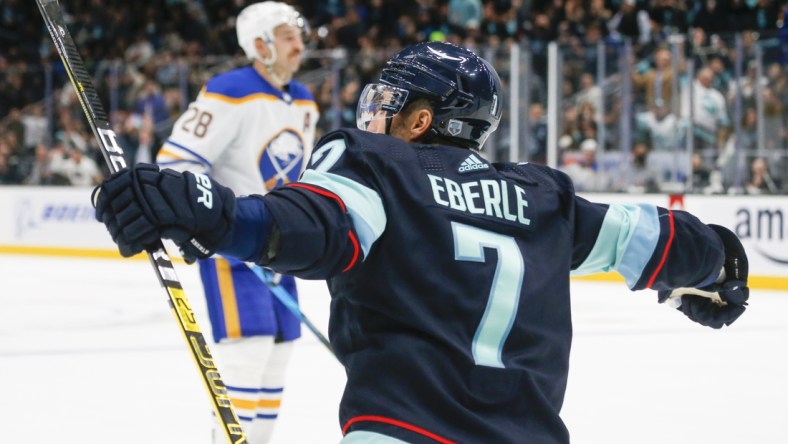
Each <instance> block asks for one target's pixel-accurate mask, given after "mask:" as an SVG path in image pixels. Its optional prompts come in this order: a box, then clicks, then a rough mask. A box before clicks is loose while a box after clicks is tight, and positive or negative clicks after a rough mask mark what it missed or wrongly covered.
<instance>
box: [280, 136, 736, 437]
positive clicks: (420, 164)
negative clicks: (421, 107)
mask: <svg viewBox="0 0 788 444" xmlns="http://www.w3.org/2000/svg"><path fill="white" fill-rule="evenodd" d="M266 205H267V207H268V209H269V211H270V212H271V214H272V216H273V218H274V220H275V221H276V224H277V226H278V236H279V237H280V238H281V239H279V240H275V241H274V242H281V244H283V245H285V246H286V247H285V248H282V249H281V251H279V252H277V253H276V255H275V256H274V257H273V259H270V263H268V265H269V266H271V267H272V268H274V269H275V270H277V271H280V272H283V273H287V274H293V275H296V276H300V277H304V278H328V285H329V290H330V292H331V296H332V301H331V319H330V325H329V334H330V339H331V344H332V347H333V349H334V351H335V352H336V354H337V356H338V357H339V359H340V361H341V362H342V364H343V365H344V366H345V367H346V370H347V377H348V381H347V387H346V389H345V393H344V396H343V399H342V402H341V406H340V412H339V415H340V421H341V424H342V427H343V431H344V432H345V433H347V432H349V431H352V430H367V431H373V432H378V433H382V434H385V435H388V436H392V437H396V438H399V439H401V440H404V441H406V442H411V443H435V442H442V443H449V442H461V443H563V442H568V441H569V435H568V432H567V430H566V428H565V426H564V424H563V422H562V421H561V419H560V417H559V411H560V409H561V405H562V402H563V398H564V392H565V389H566V382H567V373H568V361H569V350H570V343H571V339H572V325H571V316H570V298H569V277H570V273H571V272H575V273H595V272H600V271H608V270H616V271H618V272H619V273H621V274H622V275H623V276H624V277H625V278H626V281H627V284H628V286H629V287H630V288H632V289H642V288H647V287H648V288H658V289H662V288H675V287H683V286H691V287H697V286H702V285H704V284H708V283H710V282H711V281H713V280H714V279H715V278H716V277H717V275H718V273H719V271H720V269H721V267H722V261H723V257H724V254H723V247H722V243H721V242H720V240H719V239H718V237H717V236H716V234H714V232H713V231H712V230H711V229H709V228H708V227H707V226H706V225H704V224H703V223H701V222H700V221H698V220H697V219H696V218H695V217H693V216H692V215H690V214H688V213H685V212H680V211H668V210H666V209H663V208H658V207H654V206H649V205H635V206H626V205H603V204H596V203H591V202H589V201H587V200H584V199H582V198H580V197H578V196H575V194H574V191H573V187H572V184H571V181H570V180H569V179H568V177H567V176H565V175H564V174H563V173H560V172H558V171H556V170H553V169H550V168H547V167H544V166H539V165H532V164H511V163H505V164H493V163H489V162H487V161H486V160H484V159H483V158H482V157H481V156H480V155H479V154H477V153H475V152H473V151H469V150H466V149H462V148H456V147H444V146H428V145H419V144H408V143H405V142H402V141H399V140H397V139H394V138H392V137H388V136H383V135H377V134H370V133H365V132H361V131H357V130H341V131H337V132H334V133H331V134H329V135H327V136H326V137H325V138H324V139H323V140H322V141H321V142H320V143H319V145H318V146H317V147H316V148H315V150H314V152H313V154H312V158H311V161H310V164H309V166H308V169H307V170H306V171H305V172H304V174H303V176H302V178H301V180H300V181H299V183H296V184H291V186H287V187H283V188H279V189H276V190H274V191H272V192H270V193H269V194H268V195H267V196H266Z"/></svg>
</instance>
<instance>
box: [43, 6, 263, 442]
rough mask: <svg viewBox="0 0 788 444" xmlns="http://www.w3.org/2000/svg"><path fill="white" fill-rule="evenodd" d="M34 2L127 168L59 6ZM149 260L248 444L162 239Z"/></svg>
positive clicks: (223, 415)
mask: <svg viewBox="0 0 788 444" xmlns="http://www.w3.org/2000/svg"><path fill="white" fill-rule="evenodd" d="M36 4H37V5H38V9H39V11H40V12H41V16H42V17H43V19H44V22H45V23H46V26H47V29H48V30H49V34H50V36H51V37H52V41H53V43H54V45H55V48H56V49H57V52H58V55H59V56H60V59H61V60H62V61H63V65H64V67H65V69H66V73H67V74H68V77H69V80H70V81H71V84H72V85H73V86H74V89H75V90H76V92H77V97H78V98H79V102H80V105H82V111H83V112H84V114H85V117H86V118H87V121H88V124H89V125H90V128H91V130H92V131H93V135H94V136H95V138H96V141H97V142H98V144H99V147H100V148H101V153H102V155H103V156H104V160H105V161H106V162H107V165H108V166H109V169H110V171H111V172H113V173H114V172H116V171H120V170H122V169H124V168H126V162H125V160H124V158H123V149H122V148H121V147H120V145H118V141H117V137H116V135H115V132H114V131H113V130H112V125H111V124H110V122H109V119H108V118H107V115H106V113H105V112H104V108H103V107H102V105H101V101H100V100H99V98H98V94H97V93H96V88H95V86H93V80H92V79H91V77H90V75H89V74H88V72H87V70H86V69H85V64H84V62H83V61H82V58H81V57H80V55H79V52H78V51H77V47H76V45H75V44H74V40H73V39H72V38H71V35H70V33H69V32H68V29H67V28H66V23H65V20H64V19H63V13H62V11H61V10H60V6H59V5H58V3H57V1H56V0H36ZM148 258H149V259H150V261H151V264H152V265H153V268H154V270H155V271H156V275H157V276H158V278H159V283H161V285H162V286H163V287H164V288H165V289H166V291H167V296H168V298H169V299H168V301H169V304H170V308H171V309H172V312H173V314H174V315H175V318H176V319H177V320H178V326H179V327H180V330H181V333H183V336H184V339H185V340H186V343H187V345H188V346H189V351H190V352H191V355H192V358H193V359H194V362H195V364H196V365H197V368H198V369H199V371H200V375H201V376H202V380H203V383H204V384H205V387H206V389H207V390H208V394H209V395H210V399H211V403H212V406H213V409H214V412H215V413H216V417H217V419H218V421H219V422H220V423H221V424H222V428H223V429H224V432H225V435H226V436H227V439H228V441H229V442H230V443H234V444H241V443H246V442H247V441H246V435H245V434H244V432H243V429H242V428H241V425H240V424H239V422H238V416H237V415H236V414H235V411H234V410H233V406H232V403H231V402H230V398H229V396H228V395H227V388H226V387H225V385H224V383H223V382H222V379H221V376H220V374H219V371H218V370H217V369H216V365H215V363H214V360H213V357H212V356H211V353H210V351H209V350H208V345H207V343H206V341H205V337H204V336H203V334H202V331H201V330H200V326H199V325H198V324H197V320H196V319H195V317H194V312H193V311H192V309H191V306H190V304H189V301H188V299H187V298H186V295H185V294H184V292H183V287H182V286H181V283H180V281H179V280H178V277H177V276H176V274H175V268H174V267H173V265H172V261H171V260H170V257H169V256H168V255H167V252H166V251H165V249H164V244H162V243H161V241H160V242H159V243H158V245H156V248H155V251H153V252H149V253H148Z"/></svg>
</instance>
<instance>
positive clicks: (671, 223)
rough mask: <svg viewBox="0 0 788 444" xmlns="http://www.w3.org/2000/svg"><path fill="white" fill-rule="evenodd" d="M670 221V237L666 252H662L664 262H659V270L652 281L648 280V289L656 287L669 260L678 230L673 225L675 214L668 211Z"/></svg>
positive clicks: (653, 275)
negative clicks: (655, 284)
mask: <svg viewBox="0 0 788 444" xmlns="http://www.w3.org/2000/svg"><path fill="white" fill-rule="evenodd" d="M668 219H669V220H670V235H669V236H668V242H667V243H666V244H665V250H664V251H663V252H662V260H660V261H659V265H658V266H657V269H656V270H654V274H652V275H651V279H649V280H648V285H646V287H647V288H651V286H652V285H654V281H655V280H657V275H658V274H659V272H660V271H662V267H663V266H664V265H665V261H666V260H667V259H668V252H670V246H671V245H673V238H674V237H675V235H676V229H675V226H674V224H673V212H672V211H670V210H668Z"/></svg>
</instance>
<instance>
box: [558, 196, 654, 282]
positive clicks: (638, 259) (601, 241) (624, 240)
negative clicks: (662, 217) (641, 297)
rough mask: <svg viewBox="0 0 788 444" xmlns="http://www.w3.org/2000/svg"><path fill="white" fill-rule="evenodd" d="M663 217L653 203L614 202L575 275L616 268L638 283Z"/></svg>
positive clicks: (625, 277) (629, 280)
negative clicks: (592, 246)
mask: <svg viewBox="0 0 788 444" xmlns="http://www.w3.org/2000/svg"><path fill="white" fill-rule="evenodd" d="M659 230H660V228H659V217H658V214H657V207H655V206H653V205H645V204H641V205H619V204H613V205H610V207H609V208H608V210H607V213H606V214H605V220H604V221H602V227H601V228H600V230H599V235H598V236H597V240H596V243H595V244H594V248H592V249H591V253H589V255H588V257H587V258H586V260H585V261H584V262H583V263H582V264H581V265H580V267H578V268H577V270H574V271H573V272H572V275H573V276H582V275H586V274H593V273H602V272H607V271H611V270H615V271H617V272H618V273H620V274H621V276H623V277H624V279H625V280H626V281H627V286H629V288H632V287H634V286H635V284H636V283H637V281H638V280H639V279H640V276H641V275H642V274H643V269H644V268H646V264H647V263H648V261H649V260H650V259H651V256H652V255H653V254H654V249H655V248H656V247H657V242H658V241H659Z"/></svg>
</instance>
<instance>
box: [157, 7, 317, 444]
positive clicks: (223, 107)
mask: <svg viewBox="0 0 788 444" xmlns="http://www.w3.org/2000/svg"><path fill="white" fill-rule="evenodd" d="M306 26H307V25H306V22H305V20H304V17H303V16H301V15H300V14H299V13H298V12H297V11H296V10H295V9H293V7H291V6H289V5H287V4H284V3H279V2H271V1H267V2H262V3H255V4H252V5H250V6H248V7H246V8H245V9H244V10H243V11H241V13H240V14H239V16H238V20H237V24H236V30H237V34H238V43H239V45H240V46H241V48H243V50H244V52H245V53H246V56H247V57H248V58H249V59H251V60H252V65H250V66H246V67H243V68H239V69H235V70H232V71H229V72H225V73H223V74H219V75H217V76H215V77H213V78H212V79H210V80H209V81H208V83H207V84H206V85H205V87H204V88H203V89H202V91H200V93H199V95H198V97H197V99H196V100H195V101H194V102H193V103H191V104H190V106H189V108H188V110H187V111H186V112H185V113H184V114H183V115H182V116H181V117H180V118H179V119H178V121H177V122H176V123H175V126H174V129H173V132H172V134H171V136H170V137H169V139H167V140H166V141H165V143H164V145H163V146H162V148H161V150H160V151H159V153H158V155H157V158H156V161H157V163H158V164H159V165H161V166H163V167H168V168H173V169H176V170H190V171H192V172H195V173H206V174H209V175H211V176H212V177H214V178H216V179H217V180H221V181H222V182H223V183H226V184H228V185H230V186H232V188H233V189H234V190H235V191H236V192H238V193H239V194H265V193H266V192H267V191H268V190H270V189H272V188H273V187H275V186H277V185H283V184H287V183H290V182H295V181H296V180H297V179H298V176H299V175H300V173H301V170H302V168H303V166H304V163H305V161H306V160H308V159H309V156H310V153H311V149H312V145H313V143H314V136H315V125H316V123H317V119H318V115H319V114H318V110H317V106H316V104H315V101H314V99H313V97H312V95H311V94H310V92H309V91H308V90H307V88H306V87H305V86H304V85H303V84H301V83H299V82H297V81H294V80H292V77H293V75H294V74H295V73H296V71H297V70H298V69H299V67H300V63H301V57H302V55H303V51H304V41H303V33H304V31H305V29H306ZM200 274H201V277H202V283H203V287H204V289H205V296H206V301H207V305H208V313H209V316H210V320H211V327H212V331H213V338H214V341H215V342H216V344H215V345H214V346H213V347H212V349H213V350H214V352H215V355H216V358H217V365H218V367H219V370H220V371H221V373H222V376H223V379H224V382H225V383H226V385H227V387H228V389H229V395H230V397H231V399H232V401H233V405H234V406H235V408H236V410H237V413H238V416H239V419H240V420H241V424H242V425H243V426H244V429H245V431H246V434H247V437H248V439H249V442H250V443H252V444H261V443H265V442H268V440H269V438H270V436H271V433H272V431H273V426H274V422H275V420H276V417H277V414H278V411H279V406H280V403H281V397H282V390H283V385H284V384H283V383H284V373H285V367H286V364H287V361H288V359H289V356H290V352H291V348H292V341H293V340H294V339H296V338H298V337H299V336H300V335H301V330H300V322H299V320H298V319H297V318H296V317H295V316H293V315H292V314H291V313H289V312H288V311H287V309H286V308H285V307H284V306H283V305H282V304H281V303H280V302H279V301H278V300H277V299H276V298H275V297H274V295H273V294H272V293H271V291H270V289H269V287H268V286H267V285H266V284H265V283H263V282H262V281H260V279H259V278H258V277H257V276H256V275H255V274H254V273H253V272H252V271H251V270H250V269H249V268H248V267H247V265H246V264H244V263H243V262H240V261H237V260H235V259H230V258H223V257H215V258H212V259H205V260H200ZM280 285H282V286H283V287H284V288H285V289H287V290H288V292H289V293H291V294H292V295H293V296H294V297H296V288H295V281H294V280H293V278H292V277H289V276H285V277H282V279H281V281H280ZM221 439H222V435H221V434H220V433H214V440H215V442H218V441H220V440H221Z"/></svg>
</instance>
